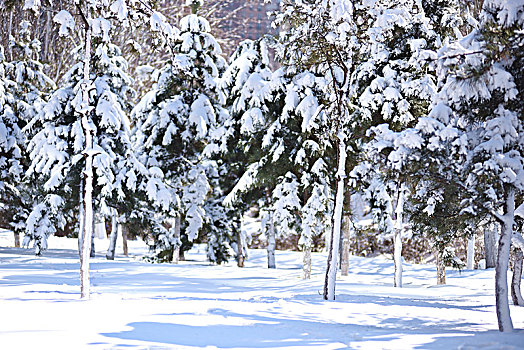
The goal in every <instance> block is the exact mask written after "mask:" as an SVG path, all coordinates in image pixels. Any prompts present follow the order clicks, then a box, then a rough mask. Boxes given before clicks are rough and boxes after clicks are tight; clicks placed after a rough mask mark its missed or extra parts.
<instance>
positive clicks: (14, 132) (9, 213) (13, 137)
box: [0, 46, 25, 246]
mask: <svg viewBox="0 0 524 350" xmlns="http://www.w3.org/2000/svg"><path fill="white" fill-rule="evenodd" d="M4 59H5V56H4V49H3V47H1V46H0V197H1V198H2V203H1V204H0V216H1V217H2V228H5V229H8V230H13V231H15V235H16V234H17V226H18V225H17V219H16V217H15V215H16V214H15V213H16V211H17V210H16V207H17V206H18V205H19V204H20V199H21V198H20V195H19V189H18V184H19V183H20V181H21V178H22V176H23V173H24V169H23V150H24V148H25V147H24V144H23V143H24V137H23V134H22V131H21V128H22V127H23V123H24V122H25V121H21V120H18V118H17V115H16V114H15V111H16V100H15V98H14V96H13V94H12V93H11V91H10V90H11V87H12V86H13V85H14V84H15V83H14V82H13V81H10V80H8V79H7V78H6V76H5V70H6V66H7V65H6V62H5V61H4ZM15 238H16V236H15ZM18 246H19V242H18Z"/></svg>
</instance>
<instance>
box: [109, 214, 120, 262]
mask: <svg viewBox="0 0 524 350" xmlns="http://www.w3.org/2000/svg"><path fill="white" fill-rule="evenodd" d="M117 216H118V213H117V211H116V209H113V210H112V214H111V234H110V235H109V248H107V253H106V259H107V260H115V250H116V240H117V237H118V222H117Z"/></svg>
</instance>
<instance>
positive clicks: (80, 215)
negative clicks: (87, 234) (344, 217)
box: [78, 174, 85, 259]
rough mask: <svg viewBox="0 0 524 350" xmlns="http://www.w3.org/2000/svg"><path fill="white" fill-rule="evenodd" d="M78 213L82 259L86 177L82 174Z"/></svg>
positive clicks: (79, 249)
mask: <svg viewBox="0 0 524 350" xmlns="http://www.w3.org/2000/svg"><path fill="white" fill-rule="evenodd" d="M79 201H80V202H79V204H80V205H79V212H78V226H79V230H78V256H79V257H80V259H82V242H83V241H84V223H85V220H84V176H83V174H80V198H79Z"/></svg>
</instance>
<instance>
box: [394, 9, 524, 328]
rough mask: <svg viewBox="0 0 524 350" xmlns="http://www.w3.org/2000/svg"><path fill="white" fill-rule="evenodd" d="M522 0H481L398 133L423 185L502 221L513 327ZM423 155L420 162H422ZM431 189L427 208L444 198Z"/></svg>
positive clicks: (500, 279) (502, 323)
mask: <svg viewBox="0 0 524 350" xmlns="http://www.w3.org/2000/svg"><path fill="white" fill-rule="evenodd" d="M523 25H524V1H522V0H517V1H506V0H486V1H484V5H483V10H482V14H481V22H480V25H479V28H478V29H475V30H473V31H472V32H471V33H470V34H469V35H467V36H465V37H464V38H463V39H461V40H458V41H455V42H451V43H449V44H447V45H445V46H444V47H443V48H442V49H441V50H440V52H439V58H438V61H437V62H438V64H439V67H438V73H439V83H440V89H439V90H440V91H439V95H438V97H437V99H436V101H435V103H434V105H433V106H432V110H431V112H430V114H429V115H428V117H426V118H420V119H419V122H418V123H417V125H416V126H415V128H414V129H407V130H404V131H403V133H404V134H405V135H406V136H407V134H410V135H409V138H410V139H411V140H412V142H410V143H407V144H405V146H406V147H407V148H409V149H410V150H411V152H406V154H410V157H411V159H412V161H413V164H414V168H413V170H414V172H415V171H416V172H417V173H418V174H419V175H417V176H420V181H419V183H418V184H419V185H420V186H419V187H418V188H417V190H418V191H419V192H421V193H424V192H426V193H428V190H431V187H429V186H428V185H424V182H426V183H429V184H430V186H432V187H433V188H438V186H439V185H440V186H441V187H445V188H448V187H451V188H453V187H454V188H455V189H456V190H455V193H454V194H453V195H454V196H458V199H456V202H457V203H460V211H459V212H458V213H459V214H462V213H468V214H470V215H471V216H473V217H476V218H482V217H483V216H485V215H489V216H490V217H491V218H492V219H494V220H496V221H497V222H498V223H499V224H500V227H501V230H500V238H499V245H498V257H497V264H496V274H495V297H496V311H497V318H498V323H499V330H500V331H503V332H507V331H511V330H513V324H512V322H511V317H510V310H509V302H508V281H507V269H508V265H509V253H510V245H511V241H512V240H515V241H519V242H521V241H522V236H521V235H520V234H519V233H518V232H516V231H514V230H513V226H514V218H515V197H516V196H517V195H519V194H520V193H521V192H522V190H523V189H524V165H523V164H524V161H523V159H522V154H523V151H524V149H523V147H524V144H523V142H522V138H521V137H520V136H519V135H520V134H521V133H522V132H523V128H524V125H523V124H522V121H521V118H519V116H521V115H522V113H523V109H524V105H523V103H522V101H523V100H524V98H523V97H522V94H523V89H524V85H523V84H524V79H522V77H523V74H524V73H523V72H524V71H523V67H524V64H523V63H524V55H523V53H522V45H523V43H524V37H523V35H522V28H523ZM421 160H422V163H421ZM442 194H443V191H442V190H440V191H437V192H435V193H433V194H431V195H430V196H428V197H429V199H428V200H427V201H426V203H427V204H426V208H425V211H426V212H427V213H428V215H432V214H433V213H434V210H435V209H436V208H438V207H437V204H438V203H440V202H443V201H445V200H446V199H447V198H445V196H443V195H442Z"/></svg>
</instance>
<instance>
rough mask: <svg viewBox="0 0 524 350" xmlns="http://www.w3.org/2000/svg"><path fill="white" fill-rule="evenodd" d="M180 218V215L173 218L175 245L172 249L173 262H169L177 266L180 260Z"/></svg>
mask: <svg viewBox="0 0 524 350" xmlns="http://www.w3.org/2000/svg"><path fill="white" fill-rule="evenodd" d="M181 224H182V223H181V218H180V214H178V215H177V216H176V218H175V240H176V244H175V246H174V248H173V260H172V261H171V262H172V263H173V264H178V261H179V260H180V226H181Z"/></svg>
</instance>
